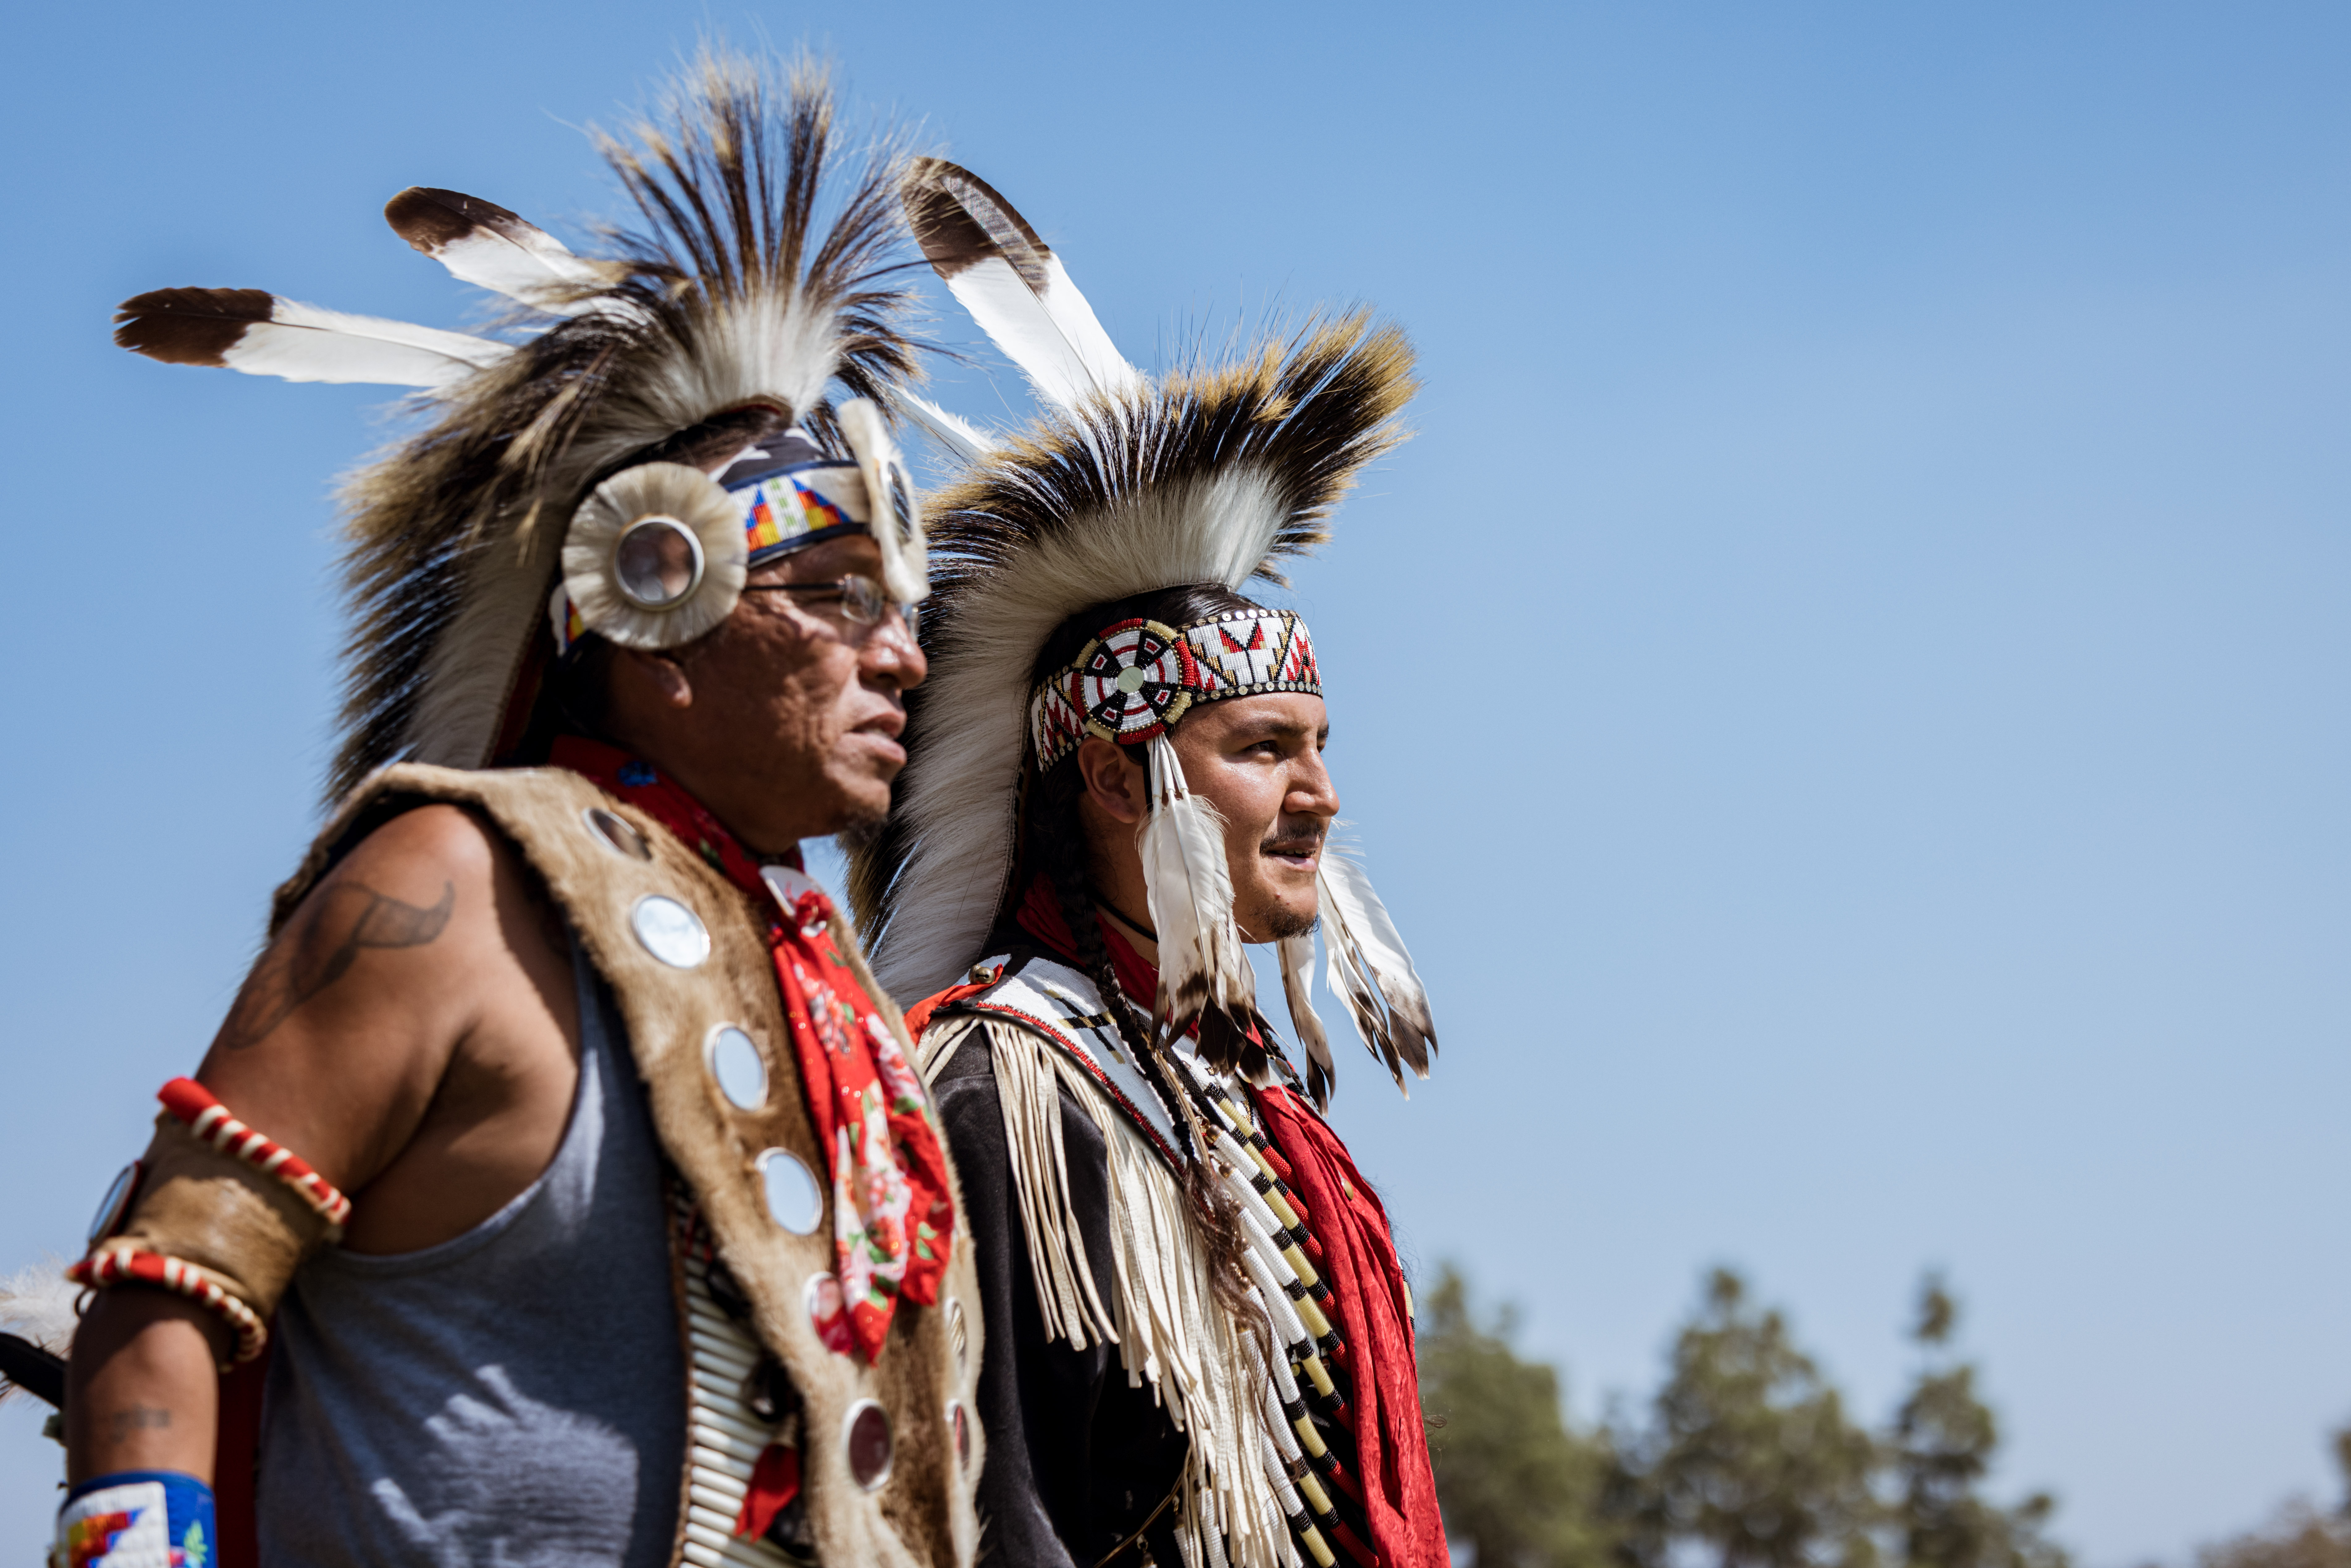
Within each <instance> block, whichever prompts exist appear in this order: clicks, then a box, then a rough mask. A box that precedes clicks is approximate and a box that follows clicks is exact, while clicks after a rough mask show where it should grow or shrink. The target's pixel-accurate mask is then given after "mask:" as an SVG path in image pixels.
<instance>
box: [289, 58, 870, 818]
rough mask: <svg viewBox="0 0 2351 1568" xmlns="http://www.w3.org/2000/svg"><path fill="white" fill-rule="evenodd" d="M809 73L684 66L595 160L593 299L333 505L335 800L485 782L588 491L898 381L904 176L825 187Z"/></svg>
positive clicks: (819, 427)
mask: <svg viewBox="0 0 2351 1568" xmlns="http://www.w3.org/2000/svg"><path fill="white" fill-rule="evenodd" d="M832 115H833V106H832V98H831V91H830V89H829V88H828V86H827V84H826V82H825V80H824V78H823V76H822V73H821V72H820V71H819V70H817V69H815V68H811V67H807V66H802V67H799V68H795V69H794V70H793V71H792V72H791V73H790V75H789V79H788V80H778V78H777V77H776V75H775V74H774V73H772V72H770V71H768V70H767V69H764V68H761V67H759V66H758V65H755V64H753V63H752V62H749V61H747V60H745V59H742V58H740V57H735V56H731V55H725V54H716V53H712V54H705V56H704V57H703V58H702V59H701V60H700V61H699V62H698V63H697V64H696V65H695V67H694V68H691V69H690V70H689V71H688V72H687V74H686V75H685V76H684V78H682V79H681V80H680V81H679V82H678V83H677V84H676V85H675V86H674V89H673V90H672V91H671V93H670V94H669V96H668V98H667V100H666V101H665V102H664V105H663V106H662V108H661V109H660V110H659V111H658V112H656V113H655V114H654V115H653V116H651V117H649V118H648V119H647V120H645V121H644V122H643V123H640V124H638V125H636V126H634V127H633V128H632V131H631V133H630V135H629V136H628V138H627V139H626V140H623V139H622V138H619V137H613V136H601V137H600V138H599V139H598V146H599V148H600V150H601V152H602V153H603V155H604V157H605V159H606V161H607V162H609V163H610V164H611V167H612V169H613V171H614V172H615V173H616V174H617V175H618V176H619V178H620V181H621V184H622V188H623V189H624V190H625V191H626V192H627V193H628V194H629V196H630V197H631V198H632V201H633V202H634V203H635V204H636V208H637V213H638V216H639V219H640V224H639V226H638V228H637V229H636V231H635V232H632V233H623V234H617V235H613V236H612V246H613V249H614V252H615V253H616V254H614V255H613V256H611V257H610V258H609V259H594V260H589V261H586V262H585V263H584V264H585V265H589V266H592V267H596V268H597V269H598V272H599V275H600V277H602V278H603V280H604V281H603V283H602V287H601V291H591V293H590V297H588V298H578V297H573V296H570V295H568V294H567V296H566V300H567V302H568V303H569V304H570V305H571V306H572V307H573V313H572V314H571V315H570V316H569V317H568V318H565V319H559V320H557V321H556V322H555V323H554V324H553V325H552V326H550V327H549V328H548V329H546V330H545V331H543V332H541V333H539V334H538V336H536V337H533V338H531V339H529V340H528V341H527V342H525V343H523V344H521V345H520V346H519V347H518V348H517V350H516V352H515V354H514V355H513V356H512V358H511V359H509V360H508V361H505V362H504V363H503V364H501V365H500V366H499V367H498V368H497V369H496V371H494V372H493V373H492V374H489V375H486V376H483V377H480V378H476V379H475V380H473V381H470V382H461V383H459V384H458V385H457V386H455V387H454V388H452V389H449V391H448V392H446V394H445V395H444V397H443V398H442V399H441V400H440V402H439V405H438V409H437V413H438V417H437V418H436V419H435V420H434V423H431V424H430V425H429V426H428V427H427V428H425V429H424V430H423V431H422V432H421V433H419V434H417V435H416V436H414V437H413V439H411V440H409V441H407V442H405V443H403V444H401V445H400V446H398V447H396V448H395V449H393V450H392V452H391V453H390V454H388V455H386V456H385V457H384V458H383V459H382V460H381V461H380V462H378V463H377V464H376V465H373V466H372V467H371V468H370V469H368V470H366V471H364V472H363V473H361V474H360V476H358V477H357V478H356V479H355V480H354V481H353V482H352V484H351V485H350V487H349V488H348V489H347V490H346V492H345V497H346V503H347V505H348V507H349V508H350V535H351V538H352V549H351V552H350V557H349V558H348V559H349V565H348V568H347V571H348V578H347V580H348V583H349V592H350V598H351V601H352V604H353V607H354V610H355V612H356V613H355V616H354V622H353V625H352V629H351V632H350V639H349V642H348V643H347V644H346V660H347V670H348V673H347V675H346V682H345V694H346V695H345V698H344V706H343V728H344V737H343V741H342V745H341V747H340V750H339V752H338V755H337V758H336V761H335V766H334V770H333V774H332V776H331V778H330V780H329V790H330V792H331V793H333V794H337V795H340V793H342V792H343V791H344V790H346V789H350V787H351V786H352V785H353V784H355V783H356V782H357V781H358V780H359V779H361V778H363V777H365V776H366V774H367V773H368V772H370V771H371V770H372V769H373V768H377V767H380V766H381V765H382V764H383V763H385V762H388V761H392V760H393V759H395V758H404V757H407V758H417V759H419V760H422V761H428V762H439V763H444V764H448V765H452V766H455V767H464V768H475V767H481V766H483V765H485V764H486V763H487V762H488V761H490V760H491V752H492V751H493V749H494V748H495V746H496V739H497V737H498V731H499V725H500V722H501V719H502V717H503V716H504V715H505V711H506V704H507V694H508V693H509V692H510V691H511V690H512V689H513V687H514V685H515V682H516V678H517V671H518V669H519V668H520V667H521V664H522V662H523V659H524V656H525V653H526V652H527V650H528V647H529V644H530V641H531V639H533V638H534V637H537V636H539V635H543V632H540V630H539V628H540V626H541V625H542V624H543V612H544V608H545V605H546V603H547V600H548V596H549V591H551V590H552V589H553V587H554V585H555V580H556V578H557V575H558V571H559V563H558V559H557V558H558V555H559V550H560V548H561V545H562V538H563V532H564V528H563V524H564V523H565V522H567V521H568V520H569V517H571V515H572V513H573V512H574V510H575V509H576V508H577V507H579V505H580V501H581V500H582V499H583V498H584V497H586V495H587V493H588V492H589V490H590V488H592V487H593V486H594V485H595V484H596V483H597V482H598V481H600V480H601V478H602V477H603V476H606V475H608V474H610V473H611V471H612V470H613V469H614V468H616V467H618V466H620V465H622V464H624V463H626V462H628V461H629V460H631V459H632V458H634V457H638V456H641V455H645V454H646V453H647V452H648V451H649V449H651V448H653V447H655V446H656V445H657V444H660V443H663V442H665V441H667V440H669V439H670V438H672V437H673V436H674V435H676V434H678V433H680V432H682V431H684V430H688V429H690V428H691V427H693V426H695V425H696V424H698V423H701V422H702V421H705V420H707V419H710V418H711V417H713V416H714V415H716V414H719V413H726V412H727V411H730V410H735V409H740V408H744V407H747V406H750V405H754V404H764V405H767V406H769V407H772V408H774V409H776V410H778V412H779V413H784V414H786V415H788V416H789V417H790V418H792V419H794V420H797V421H799V422H800V423H804V424H806V425H808V426H809V427H810V429H812V430H814V431H816V432H817V433H818V434H819V435H820V438H821V439H823V440H826V441H831V439H832V423H831V413H830V406H829V404H828V402H827V401H826V399H827V396H828V393H829V392H830V390H831V388H833V387H835V386H838V387H839V388H841V390H842V391H843V392H845V393H846V394H847V395H851V396H857V397H880V396H882V395H883V394H884V393H885V392H886V391H887V389H888V388H889V387H890V386H891V385H893V384H894V383H895V382H899V381H901V380H904V379H905V378H907V377H909V376H911V375H913V374H914V357H913V345H912V343H911V341H910V340H909V339H908V338H907V337H906V336H905V335H904V333H903V332H902V331H901V330H900V329H899V327H898V324H897V317H898V314H899V312H900V311H901V309H902V308H903V307H904V303H905V302H906V296H905V295H904V293H903V292H902V291H900V290H899V289H897V288H895V287H892V286H891V285H890V284H889V282H888V279H889V276H890V273H891V271H892V269H893V267H894V266H895V265H896V263H897V256H898V255H899V254H900V253H899V251H898V248H897V247H898V246H899V245H900V244H901V243H902V242H903V239H904V227H903V221H902V216H901V214H900V212H899V209H898V202H897V193H898V186H899V182H900V179H901V172H902V167H903V163H904V159H903V156H902V155H901V153H900V152H898V151H897V150H896V148H895V147H894V146H893V145H889V144H883V145H880V146H877V147H876V148H875V149H874V150H873V151H872V152H871V153H870V154H869V155H868V157H867V158H866V159H865V161H864V163H863V167H862V169H852V170H851V171H849V172H848V173H849V177H848V178H846V179H843V178H841V172H842V171H841V163H842V162H843V159H842V158H841V155H840V154H839V153H838V152H835V150H834V148H833V130H832Z"/></svg>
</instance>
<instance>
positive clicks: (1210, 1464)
mask: <svg viewBox="0 0 2351 1568" xmlns="http://www.w3.org/2000/svg"><path fill="white" fill-rule="evenodd" d="M985 1027H986V1029H987V1040H988V1044H989V1047H990V1051H991V1055H992V1057H993V1060H994V1062H995V1066H996V1073H997V1086H998V1099H999V1100H1000V1101H1001V1103H1002V1104H1003V1107H1004V1136H1005V1144H1006V1146H1007V1148H1008V1151H1009V1152H1010V1155H1011V1164H1012V1171H1013V1182H1014V1185H1015V1186H1016V1188H1017V1191H1018V1196H1019V1200H1020V1211H1021V1215H1020V1217H1021V1228H1022V1231H1023V1233H1024V1237H1025V1239H1026V1240H1027V1243H1028V1247H1029V1269H1030V1271H1031V1272H1032V1273H1033V1274H1034V1276H1035V1278H1036V1281H1037V1295H1038V1301H1039V1304H1040V1308H1041V1309H1042V1311H1043V1312H1044V1315H1045V1322H1046V1333H1047V1335H1048V1336H1049V1337H1053V1336H1058V1337H1061V1338H1066V1339H1068V1340H1069V1341H1070V1343H1071V1344H1072V1345H1073V1346H1074V1347H1076V1348H1079V1349H1083V1348H1084V1347H1085V1345H1086V1343H1088V1342H1087V1341H1086V1340H1085V1339H1084V1338H1081V1337H1080V1336H1081V1335H1082V1334H1088V1333H1091V1334H1092V1335H1093V1336H1094V1338H1095V1339H1097V1340H1099V1341H1101V1342H1102V1343H1111V1344H1115V1345H1117V1346H1118V1351H1119V1364H1121V1365H1122V1366H1123V1367H1124V1368H1125V1370H1126V1375H1127V1383H1128V1385H1130V1386H1134V1387H1141V1386H1143V1385H1144V1384H1146V1383H1147V1384H1148V1385H1150V1386H1151V1389H1152V1392H1153V1395H1154V1396H1155V1397H1156V1398H1158V1399H1159V1400H1160V1401H1161V1402H1162V1403H1163V1404H1164V1405H1165V1406H1166V1408H1167V1411H1168V1414H1169V1416H1170V1417H1171V1418H1172V1419H1173V1420H1174V1421H1175V1425H1176V1427H1178V1428H1180V1429H1181V1430H1183V1431H1186V1432H1187V1433H1189V1434H1191V1437H1192V1444H1191V1449H1190V1452H1189V1454H1188V1456H1187V1457H1186V1460H1185V1476H1184V1485H1183V1503H1182V1507H1181V1508H1180V1510H1179V1511H1178V1514H1177V1519H1176V1531H1175V1533H1176V1540H1177V1543H1178V1545H1179V1546H1180V1547H1181V1549H1182V1552H1183V1556H1184V1562H1185V1565H1186V1568H1228V1565H1229V1568H1287V1565H1288V1564H1291V1563H1296V1562H1297V1561H1298V1558H1297V1552H1296V1548H1295V1545H1294V1543H1293V1542H1292V1539H1291V1537H1290V1528H1289V1524H1288V1522H1287V1521H1286V1520H1285V1519H1284V1517H1283V1512H1282V1509H1281V1506H1280V1500H1279V1498H1278V1497H1277V1496H1276V1495H1275V1489H1274V1484H1273V1480H1272V1478H1271V1477H1270V1476H1269V1475H1268V1474H1267V1472H1266V1469H1265V1465H1264V1463H1263V1458H1262V1456H1263V1451H1264V1448H1265V1444H1266V1442H1267V1439H1268V1433H1267V1431H1266V1416H1265V1413H1264V1408H1263V1406H1264V1403H1265V1401H1264V1395H1263V1393H1262V1382H1263V1374H1262V1372H1259V1373H1258V1374H1257V1375H1255V1376H1252V1375H1251V1368H1252V1359H1251V1356H1250V1350H1251V1348H1252V1347H1251V1346H1250V1343H1249V1337H1248V1333H1247V1332H1246V1331H1245V1325H1244V1324H1243V1323H1241V1322H1239V1321H1238V1320H1237V1319H1236V1318H1235V1317H1234V1316H1233V1315H1232V1314H1231V1313H1230V1312H1227V1311H1226V1310H1225V1309H1224V1308H1223V1307H1222V1306H1221V1305H1220V1304H1218V1303H1217V1301H1215V1300H1214V1299H1213V1297H1212V1295H1211V1293H1210V1291H1209V1286H1208V1279H1209V1275H1208V1258H1207V1247H1206V1244H1205V1243H1204V1242H1203V1240H1202V1239H1201V1237H1200V1234H1199V1231H1198V1229H1197V1228H1196V1227H1195V1225H1194V1224H1193V1221H1192V1217H1191V1211H1190V1206H1189V1200H1188V1199H1186V1197H1185V1195H1184V1188H1183V1185H1182V1183H1181V1182H1180V1181H1178V1180H1177V1178H1176V1176H1175V1174H1174V1173H1173V1172H1171V1171H1170V1170H1168V1168H1167V1166H1166V1165H1165V1162H1164V1161H1163V1160H1162V1159H1161V1158H1160V1156H1159V1155H1158V1153H1157V1152H1156V1151H1155V1150H1154V1149H1153V1148H1152V1147H1151V1145H1149V1144H1148V1143H1147V1142H1145V1141H1144V1137H1143V1135H1142V1134H1140V1133H1138V1132H1136V1131H1135V1130H1134V1127H1132V1126H1131V1125H1129V1124H1128V1123H1127V1120H1126V1118H1125V1116H1124V1114H1123V1113H1121V1112H1120V1111H1119V1110H1118V1109H1117V1108H1116V1107H1115V1106H1114V1105H1113V1104H1112V1103H1110V1101H1109V1099H1108V1098H1107V1097H1106V1096H1105V1095H1104V1094H1103V1093H1102V1089H1101V1087H1100V1086H1099V1085H1098V1084H1096V1083H1095V1082H1094V1081H1093V1079H1092V1077H1090V1076H1089V1075H1088V1074H1087V1073H1086V1071H1085V1070H1084V1069H1083V1068H1081V1067H1080V1066H1079V1065H1078V1064H1077V1063H1076V1062H1075V1061H1071V1059H1070V1058H1069V1056H1068V1055H1067V1054H1065V1053H1064V1052H1063V1051H1061V1050H1059V1049H1057V1048H1056V1047H1054V1046H1052V1045H1051V1044H1050V1043H1048V1042H1047V1041H1046V1040H1043V1039H1041V1038H1040V1037H1039V1036H1038V1035H1037V1034H1035V1033H1034V1032H1033V1031H1031V1030H1027V1029H1024V1028H1022V1027H1020V1026H1019V1025H1018V1024H1013V1023H999V1022H997V1021H994V1020H989V1021H987V1023H986V1025H985ZM962 1032H963V1031H961V1030H957V1031H956V1033H957V1034H958V1035H960V1034H961V1033H962ZM925 1044H926V1045H927V1044H929V1042H928V1041H925ZM948 1049H949V1047H948V1043H947V1042H946V1041H944V1040H943V1041H941V1042H940V1046H939V1054H937V1055H934V1054H933V1053H932V1052H931V1051H925V1053H924V1054H925V1059H926V1060H927V1061H944V1060H945V1055H946V1051H948ZM1057 1089H1065V1090H1067V1091H1068V1092H1069V1093H1070V1095H1071V1098H1072V1099H1073V1100H1075V1101H1076V1102H1077V1103H1078V1105H1079V1107H1080V1109H1081V1110H1082V1111H1083V1112H1084V1113H1085V1114H1086V1115H1087V1117H1088V1118H1089V1119H1091V1120H1092V1123H1093V1124H1094V1125H1095V1126H1096V1127H1098V1128H1100V1129H1101V1131H1102V1142H1103V1144H1104V1145H1105V1146H1106V1148H1107V1150H1108V1152H1109V1166H1110V1218H1111V1253H1112V1258H1111V1263H1112V1274H1113V1279H1114V1281H1116V1288H1115V1291H1114V1292H1113V1303H1112V1304H1113V1312H1112V1313H1111V1321H1110V1322H1107V1323H1105V1322H1103V1319H1102V1303H1101V1301H1100V1300H1099V1298H1097V1297H1096V1295H1095V1293H1094V1291H1093V1284H1092V1270H1090V1268H1089V1267H1088V1264H1087V1260H1086V1254H1085V1242H1084V1239H1083V1237H1082V1236H1081V1233H1080V1231H1079V1228H1078V1224H1077V1217H1076V1214H1075V1212H1074V1211H1073V1210H1072V1208H1071V1204H1070V1186H1069V1166H1068V1154H1067V1150H1066V1149H1065V1147H1064V1146H1063V1144H1062V1141H1061V1096H1060V1094H1059V1093H1058V1092H1056V1091H1057ZM1256 1327H1257V1330H1258V1332H1259V1333H1269V1334H1270V1328H1269V1327H1268V1325H1266V1324H1263V1323H1259V1324H1258V1325H1256ZM1254 1364H1255V1365H1256V1366H1258V1367H1262V1366H1263V1365H1264V1362H1263V1360H1262V1359H1261V1355H1260V1357H1259V1359H1258V1360H1256V1362H1255V1363H1254Z"/></svg>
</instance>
